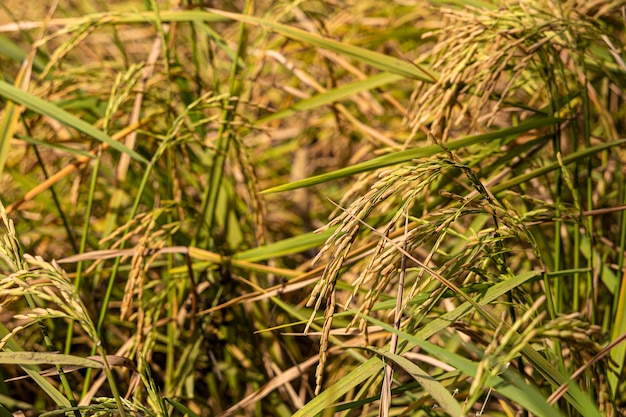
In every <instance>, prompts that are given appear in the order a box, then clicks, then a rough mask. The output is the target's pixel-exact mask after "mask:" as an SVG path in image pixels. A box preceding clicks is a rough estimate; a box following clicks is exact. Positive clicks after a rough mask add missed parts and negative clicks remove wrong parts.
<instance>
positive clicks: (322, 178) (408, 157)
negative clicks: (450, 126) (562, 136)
mask: <svg viewBox="0 0 626 417" xmlns="http://www.w3.org/2000/svg"><path fill="white" fill-rule="evenodd" d="M557 122H559V119H556V118H553V117H542V118H532V119H529V120H526V121H524V122H522V123H520V124H519V125H517V126H513V127H509V128H505V129H501V130H498V131H496V132H490V133H485V134H482V135H476V136H468V137H465V138H463V139H457V140H453V141H450V142H448V143H446V147H447V148H448V149H449V150H451V151H454V150H457V149H461V148H464V147H467V146H471V145H476V144H479V143H484V142H488V141H492V140H497V139H502V138H506V137H509V136H514V135H519V134H521V133H524V132H528V131H530V130H533V129H541V128H543V127H546V126H550V125H552V124H554V123H557ZM443 152H444V150H443V149H442V148H441V147H440V146H438V145H428V146H423V147H416V148H415V149H409V150H406V151H400V152H393V153H390V154H387V155H383V156H380V157H378V158H374V159H372V160H369V161H366V162H361V163H360V164H356V165H352V166H349V167H346V168H341V169H338V170H336V171H333V172H328V173H325V174H320V175H316V176H314V177H309V178H305V179H303V180H300V181H294V182H291V183H288V184H282V185H279V186H276V187H272V188H269V189H267V190H263V193H264V194H269V193H278V192H282V191H289V190H295V189H297V188H302V187H310V186H313V185H317V184H322V183H325V182H329V181H333V180H337V179H339V178H344V177H348V176H351V175H355V174H359V173H361V172H367V171H373V170H375V169H379V168H384V167H388V166H391V165H397V164H401V163H404V162H410V161H412V160H414V159H418V158H425V157H428V156H432V155H436V154H439V153H443Z"/></svg>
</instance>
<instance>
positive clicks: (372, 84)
mask: <svg viewBox="0 0 626 417" xmlns="http://www.w3.org/2000/svg"><path fill="white" fill-rule="evenodd" d="M401 79H402V77H401V76H399V75H397V74H390V73H383V74H377V75H374V76H372V77H369V78H368V79H366V80H361V81H355V82H353V83H350V84H346V85H342V86H341V87H337V88H333V89H332V90H328V91H326V92H324V93H321V94H317V95H315V96H313V97H311V98H307V99H304V100H300V101H299V102H297V103H296V104H294V105H293V106H291V107H289V108H287V109H283V110H279V111H277V112H276V113H272V114H270V115H269V116H265V117H262V118H260V119H258V120H257V121H256V124H257V125H260V124H263V123H268V122H271V121H274V120H279V119H284V118H286V117H289V116H293V115H295V114H298V113H300V112H304V111H309V110H313V109H316V108H318V107H321V106H325V105H330V104H332V103H335V102H338V101H341V100H345V99H346V98H348V97H350V96H353V95H355V94H358V93H361V92H363V91H369V90H372V89H374V88H378V87H382V86H384V85H385V84H390V83H393V82H396V81H400V80H401Z"/></svg>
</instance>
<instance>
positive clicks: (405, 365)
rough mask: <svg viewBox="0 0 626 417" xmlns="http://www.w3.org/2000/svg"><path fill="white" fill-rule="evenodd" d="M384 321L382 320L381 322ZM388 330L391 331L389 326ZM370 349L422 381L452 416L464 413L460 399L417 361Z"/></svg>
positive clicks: (438, 402)
mask: <svg viewBox="0 0 626 417" xmlns="http://www.w3.org/2000/svg"><path fill="white" fill-rule="evenodd" d="M380 323H382V322H380ZM387 330H388V331H391V330H390V329H389V328H387ZM366 349H367V350H369V351H372V352H374V353H375V354H376V355H378V356H382V357H384V358H387V359H389V360H391V361H393V362H394V363H396V364H397V365H398V366H399V367H400V368H402V369H403V370H404V371H406V372H408V373H409V375H411V376H412V377H413V378H415V380H416V381H418V382H419V383H420V385H421V386H422V387H424V389H425V390H426V391H427V392H428V393H429V394H430V395H431V396H432V397H433V399H434V400H435V401H437V405H438V406H439V407H441V408H442V409H443V410H445V411H446V412H447V413H448V414H449V415H451V416H460V415H462V414H463V409H462V408H461V406H460V405H459V403H458V401H456V400H455V399H454V397H453V396H452V394H450V392H448V390H447V389H446V387H444V386H443V385H442V384H441V383H439V382H437V381H436V380H435V379H433V378H432V377H431V376H430V375H429V374H428V373H427V372H425V371H424V370H423V369H422V368H420V367H419V366H418V365H416V364H415V363H413V362H411V361H410V360H408V359H407V358H405V357H403V356H401V355H397V354H395V353H391V352H387V351H384V350H382V349H378V348H374V347H368V348H366Z"/></svg>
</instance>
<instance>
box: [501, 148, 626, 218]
mask: <svg viewBox="0 0 626 417" xmlns="http://www.w3.org/2000/svg"><path fill="white" fill-rule="evenodd" d="M625 143H626V139H620V140H616V141H611V142H605V143H601V144H599V145H595V146H591V147H588V148H582V149H580V150H579V151H577V152H573V153H571V154H569V155H566V156H564V157H563V164H564V165H568V164H571V163H574V162H580V161H582V160H584V159H585V158H588V157H590V156H593V155H595V154H598V153H600V152H602V151H605V150H607V149H611V148H615V147H619V146H620V145H623V144H625ZM560 167H561V165H560V163H559V162H558V161H555V162H551V163H549V164H546V165H544V166H542V167H541V168H536V169H533V170H531V171H529V172H526V173H524V174H521V175H518V176H515V177H513V178H510V179H508V180H505V181H502V182H501V183H499V184H497V185H494V186H493V187H491V191H492V192H493V193H498V192H500V191H504V190H507V189H509V188H511V187H514V186H516V185H519V184H522V183H524V182H526V181H528V180H530V179H532V178H536V177H539V176H541V175H545V174H547V173H549V172H552V171H555V170H557V169H559V168H560ZM590 208H591V207H590Z"/></svg>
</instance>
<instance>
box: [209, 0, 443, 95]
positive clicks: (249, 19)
mask: <svg viewBox="0 0 626 417" xmlns="http://www.w3.org/2000/svg"><path fill="white" fill-rule="evenodd" d="M209 11H210V12H211V13H212V14H216V15H218V16H224V17H228V18H230V19H233V20H237V21H239V22H245V23H249V24H253V25H257V26H261V27H264V28H268V29H271V30H273V31H275V32H277V33H280V34H281V35H284V36H286V37H288V38H291V39H295V40H297V41H300V42H303V43H306V44H309V45H313V46H317V47H319V48H324V49H328V50H330V51H333V52H336V53H338V54H341V55H344V56H348V57H350V58H353V59H356V60H358V61H361V62H363V63H365V64H367V65H370V66H372V67H374V68H378V69H380V70H383V71H386V72H389V73H392V74H397V75H400V76H402V77H406V78H412V79H415V80H420V81H425V82H429V83H432V82H435V81H436V80H437V79H438V78H439V76H438V75H437V74H436V73H435V72H434V71H433V70H431V69H429V68H426V67H424V66H422V65H420V66H418V65H416V64H413V63H411V62H407V61H404V60H402V59H399V58H395V57H392V56H389V55H385V54H381V53H380V52H375V51H370V50H368V49H365V48H360V47H358V46H354V45H349V44H347V43H345V42H338V41H335V40H332V39H328V38H324V37H321V36H318V35H315V34H313V33H310V32H306V31H304V30H301V29H297V28H294V27H291V26H287V25H283V24H281V23H278V22H273V21H271V20H267V19H263V18H260V17H255V16H249V15H243V14H238V13H230V12H225V11H222V10H216V9H209Z"/></svg>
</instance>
